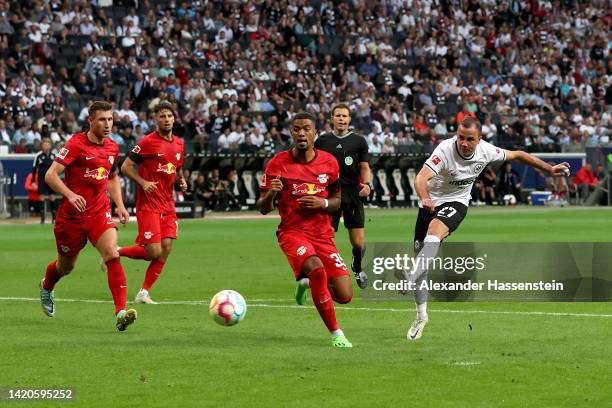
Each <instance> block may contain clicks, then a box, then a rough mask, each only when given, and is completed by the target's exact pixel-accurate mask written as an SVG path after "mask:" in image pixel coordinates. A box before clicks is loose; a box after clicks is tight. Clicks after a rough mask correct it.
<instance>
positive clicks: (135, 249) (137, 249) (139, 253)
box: [119, 245, 150, 261]
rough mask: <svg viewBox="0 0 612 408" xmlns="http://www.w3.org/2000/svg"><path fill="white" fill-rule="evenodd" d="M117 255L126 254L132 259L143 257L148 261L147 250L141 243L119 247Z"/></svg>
mask: <svg viewBox="0 0 612 408" xmlns="http://www.w3.org/2000/svg"><path fill="white" fill-rule="evenodd" d="M119 256H127V257H128V258H132V259H144V260H147V261H150V259H149V256H148V255H147V250H146V249H145V247H143V246H142V245H134V246H131V247H125V248H119Z"/></svg>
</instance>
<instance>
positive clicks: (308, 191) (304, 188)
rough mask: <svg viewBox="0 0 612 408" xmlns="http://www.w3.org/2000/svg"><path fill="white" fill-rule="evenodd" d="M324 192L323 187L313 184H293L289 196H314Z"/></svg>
mask: <svg viewBox="0 0 612 408" xmlns="http://www.w3.org/2000/svg"><path fill="white" fill-rule="evenodd" d="M323 191H325V187H323V186H319V185H316V184H315V183H301V184H294V185H293V191H291V194H293V195H297V196H304V195H315V194H318V193H321V192H323Z"/></svg>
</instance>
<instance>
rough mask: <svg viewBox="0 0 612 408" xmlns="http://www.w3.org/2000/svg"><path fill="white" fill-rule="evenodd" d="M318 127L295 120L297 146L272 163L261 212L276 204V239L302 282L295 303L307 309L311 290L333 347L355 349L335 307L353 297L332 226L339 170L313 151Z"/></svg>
mask: <svg viewBox="0 0 612 408" xmlns="http://www.w3.org/2000/svg"><path fill="white" fill-rule="evenodd" d="M315 123H316V119H315V117H314V116H312V115H311V114H310V113H307V112H300V113H298V114H296V115H295V116H294V117H293V118H292V119H291V137H292V139H293V143H294V146H293V148H292V149H291V150H287V151H284V152H281V153H279V154H277V155H276V156H274V157H273V158H272V159H271V160H270V162H269V163H268V165H267V167H266V171H265V174H264V177H263V181H262V185H261V191H262V195H261V197H260V199H259V200H258V201H257V208H258V209H259V211H260V212H261V213H262V214H267V213H269V212H270V211H272V210H274V207H275V202H278V212H279V213H280V216H281V223H280V225H279V226H278V231H277V232H276V235H277V237H278V243H279V245H280V247H281V249H282V251H283V252H284V253H285V255H286V256H287V259H288V260H289V264H290V265H291V268H292V269H293V273H294V274H295V279H296V280H297V281H298V288H297V290H296V300H297V301H298V303H299V304H304V302H305V300H306V290H307V288H308V287H310V288H311V290H312V299H313V302H314V304H315V307H316V308H317V310H318V312H319V314H320V315H321V318H322V319H323V322H324V323H325V326H327V329H328V330H329V331H330V333H331V335H332V345H333V346H334V347H352V344H351V343H350V342H349V341H348V339H347V338H346V337H345V336H344V333H343V332H342V330H341V329H340V326H339V325H338V323H337V321H336V314H335V311H334V304H333V302H332V300H334V301H336V302H338V303H348V302H350V301H351V299H352V297H353V286H352V285H351V281H350V278H349V272H348V268H347V267H346V265H345V264H344V261H343V260H342V257H341V256H340V253H339V252H338V249H337V248H336V245H335V243H334V230H333V228H332V225H331V213H333V212H334V211H336V210H338V208H340V188H339V182H338V178H339V168H338V162H337V160H336V158H335V157H334V156H332V155H331V154H329V153H327V152H325V151H323V150H318V149H315V148H314V139H315V136H316V132H317V130H316V126H315Z"/></svg>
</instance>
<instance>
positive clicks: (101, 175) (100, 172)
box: [84, 167, 109, 180]
mask: <svg viewBox="0 0 612 408" xmlns="http://www.w3.org/2000/svg"><path fill="white" fill-rule="evenodd" d="M108 175H109V172H108V170H106V169H105V168H104V167H98V168H97V169H92V170H89V169H86V170H85V175H84V177H85V178H89V177H91V178H93V179H96V180H104V179H107V178H108Z"/></svg>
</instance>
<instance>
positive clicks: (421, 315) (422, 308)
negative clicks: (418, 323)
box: [416, 302, 427, 320]
mask: <svg viewBox="0 0 612 408" xmlns="http://www.w3.org/2000/svg"><path fill="white" fill-rule="evenodd" d="M416 310H417V319H420V320H427V302H424V303H417V304H416Z"/></svg>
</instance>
